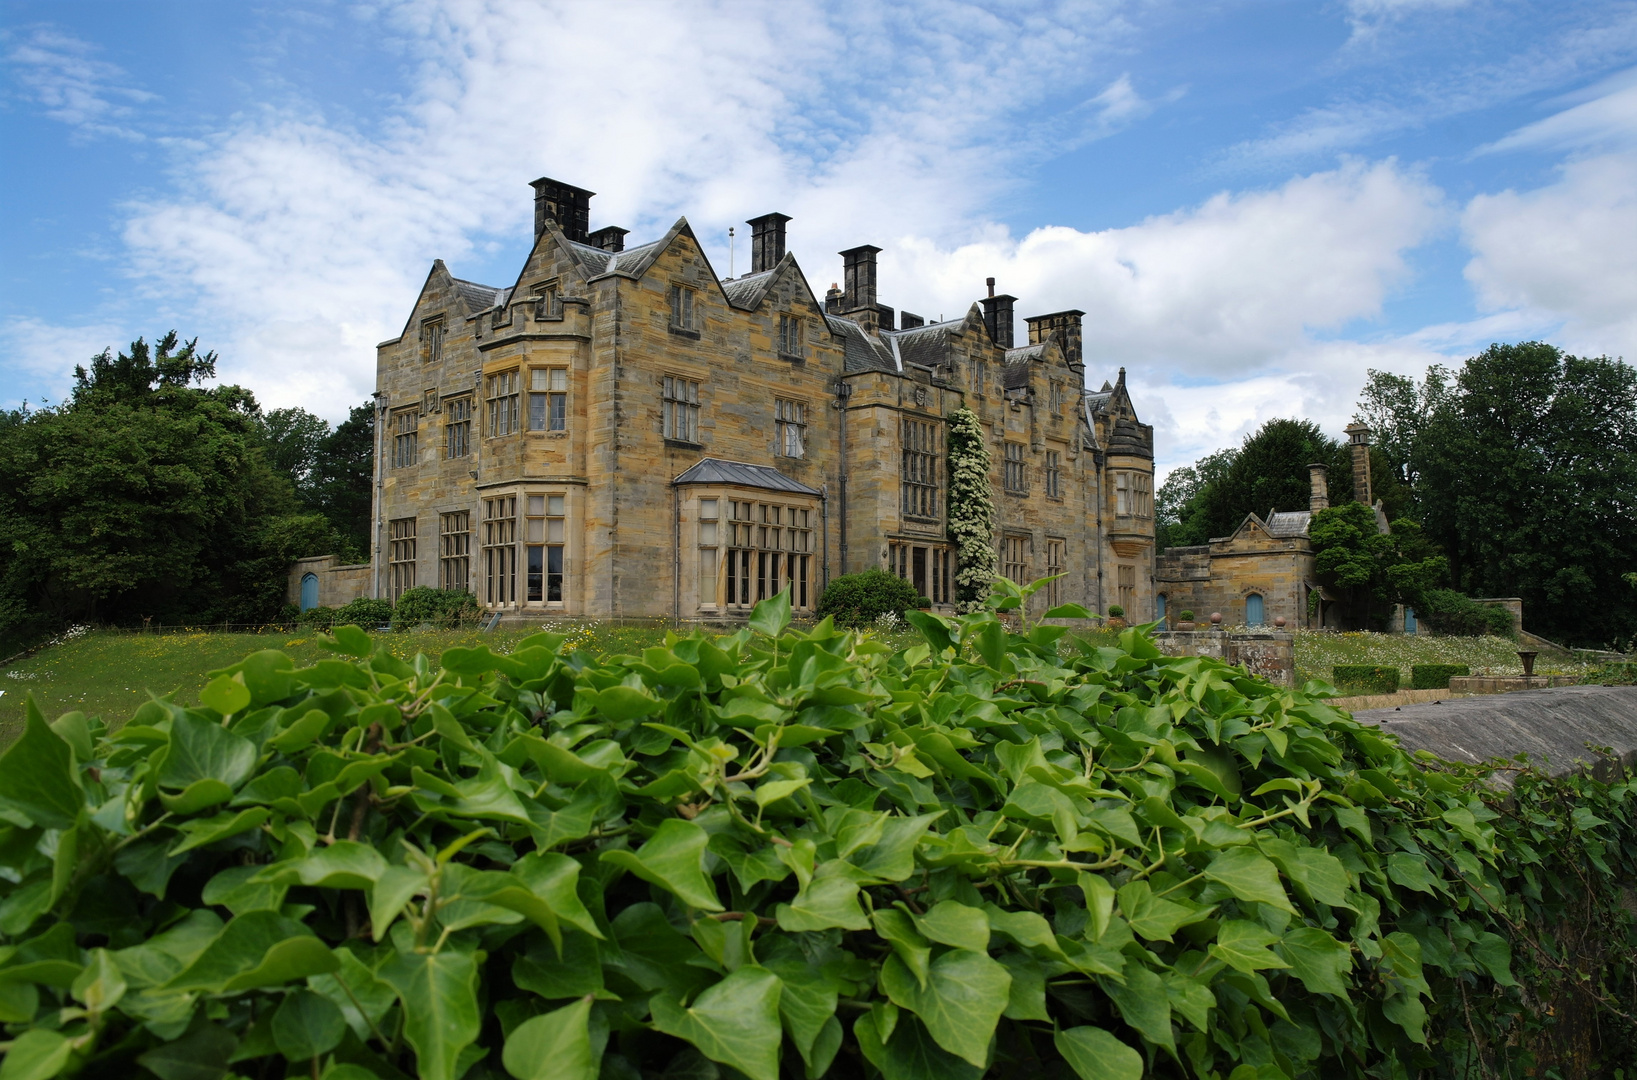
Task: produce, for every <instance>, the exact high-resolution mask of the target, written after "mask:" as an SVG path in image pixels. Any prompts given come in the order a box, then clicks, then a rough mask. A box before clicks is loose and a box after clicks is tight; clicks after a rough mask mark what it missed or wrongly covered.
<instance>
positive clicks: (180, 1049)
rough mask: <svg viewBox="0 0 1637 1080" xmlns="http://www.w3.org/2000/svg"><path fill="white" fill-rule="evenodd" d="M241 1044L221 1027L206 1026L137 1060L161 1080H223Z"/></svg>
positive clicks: (154, 1049) (158, 1047)
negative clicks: (234, 1053) (236, 1049)
mask: <svg viewBox="0 0 1637 1080" xmlns="http://www.w3.org/2000/svg"><path fill="white" fill-rule="evenodd" d="M238 1043H239V1040H238V1039H236V1038H235V1037H234V1036H233V1033H232V1032H230V1031H228V1030H227V1029H225V1028H223V1027H221V1026H220V1025H217V1024H204V1025H202V1026H200V1027H198V1028H195V1029H194V1030H193V1031H191V1032H189V1033H188V1034H187V1035H186V1036H184V1037H183V1038H180V1039H177V1040H176V1041H175V1042H171V1043H166V1044H165V1045H163V1046H156V1047H154V1048H153V1049H152V1050H149V1051H148V1052H147V1053H146V1054H143V1055H142V1056H141V1057H139V1058H137V1059H136V1060H137V1063H138V1064H140V1065H141V1066H142V1067H143V1068H145V1069H147V1070H148V1071H149V1072H151V1073H153V1074H154V1075H155V1076H157V1077H159V1080H220V1078H221V1077H222V1076H223V1075H224V1074H225V1073H226V1072H227V1067H228V1062H229V1061H230V1060H231V1059H232V1056H233V1051H234V1048H235V1047H237V1046H238Z"/></svg>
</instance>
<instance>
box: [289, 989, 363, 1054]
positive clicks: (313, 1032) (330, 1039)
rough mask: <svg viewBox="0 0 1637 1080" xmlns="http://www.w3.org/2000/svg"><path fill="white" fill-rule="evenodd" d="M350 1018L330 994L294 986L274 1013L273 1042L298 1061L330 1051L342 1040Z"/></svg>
mask: <svg viewBox="0 0 1637 1080" xmlns="http://www.w3.org/2000/svg"><path fill="white" fill-rule="evenodd" d="M346 1033H347V1021H346V1019H345V1018H343V1017H342V1015H341V1010H340V1008H338V1007H337V1006H336V1004H335V1002H333V1001H331V1000H330V999H329V998H327V997H324V996H323V995H321V994H315V993H313V992H312V991H311V990H292V991H290V993H288V994H285V995H284V1000H283V1001H282V1002H281V1003H280V1004H279V1007H278V1010H277V1011H276V1012H274V1013H273V1042H274V1044H275V1045H276V1046H278V1048H279V1053H281V1054H283V1055H284V1056H285V1057H286V1058H288V1059H290V1061H292V1062H294V1063H296V1064H302V1063H305V1062H307V1061H311V1060H312V1059H313V1058H315V1057H318V1056H319V1055H320V1054H327V1053H329V1052H330V1051H331V1050H334V1049H335V1048H336V1047H337V1046H338V1045H340V1043H341V1038H342V1036H344V1035H345V1034H346Z"/></svg>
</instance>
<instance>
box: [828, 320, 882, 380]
mask: <svg viewBox="0 0 1637 1080" xmlns="http://www.w3.org/2000/svg"><path fill="white" fill-rule="evenodd" d="M824 321H825V322H827V323H829V324H830V330H831V332H833V333H837V334H840V335H841V339H842V346H843V348H844V350H845V353H846V358H847V359H846V370H847V371H894V372H896V371H897V370H898V365H897V363H895V362H894V360H893V357H892V349H891V347H890V346H889V345H886V344H884V343H882V342H879V341H876V340H874V339H872V338H871V337H870V335H868V334H866V333H865V332H864V328H863V327H862V326H859V325H858V324H857V323H855V322H853V321H852V320H851V319H843V318H841V317H840V316H838V315H826V316H825V317H824Z"/></svg>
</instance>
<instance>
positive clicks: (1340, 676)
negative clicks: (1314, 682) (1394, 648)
mask: <svg viewBox="0 0 1637 1080" xmlns="http://www.w3.org/2000/svg"><path fill="white" fill-rule="evenodd" d="M1330 677H1331V679H1332V680H1333V681H1334V682H1335V684H1336V685H1337V686H1338V687H1341V688H1344V689H1347V690H1356V691H1358V692H1359V693H1362V694H1391V693H1393V692H1394V691H1396V690H1397V689H1398V669H1397V668H1395V667H1381V666H1380V665H1378V664H1337V665H1336V666H1335V667H1333V668H1331V669H1330Z"/></svg>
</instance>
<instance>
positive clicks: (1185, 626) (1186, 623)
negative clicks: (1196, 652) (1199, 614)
mask: <svg viewBox="0 0 1637 1080" xmlns="http://www.w3.org/2000/svg"><path fill="white" fill-rule="evenodd" d="M1197 625H1199V624H1198V623H1196V622H1194V620H1192V619H1183V620H1182V621H1181V622H1179V623H1177V629H1178V630H1180V631H1182V632H1184V633H1186V632H1187V631H1189V630H1192V629H1193V628H1194V627H1195V626H1197Z"/></svg>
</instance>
